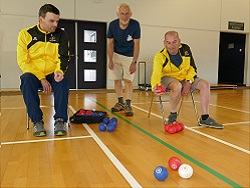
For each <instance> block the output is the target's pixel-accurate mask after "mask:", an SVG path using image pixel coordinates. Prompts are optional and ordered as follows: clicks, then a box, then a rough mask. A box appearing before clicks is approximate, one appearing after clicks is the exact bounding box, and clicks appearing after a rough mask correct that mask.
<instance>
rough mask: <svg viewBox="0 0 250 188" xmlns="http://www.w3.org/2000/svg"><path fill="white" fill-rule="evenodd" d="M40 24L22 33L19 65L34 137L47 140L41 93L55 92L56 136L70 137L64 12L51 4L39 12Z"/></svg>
mask: <svg viewBox="0 0 250 188" xmlns="http://www.w3.org/2000/svg"><path fill="white" fill-rule="evenodd" d="M38 15H39V23H38V24H37V25H35V26H32V27H30V28H26V29H23V30H21V31H20V33H19V36H18V44H17V62H18V66H19V67H20V69H21V70H22V72H23V74H22V75H21V76H20V79H21V86H20V89H21V91H22V94H23V99H24V102H25V104H26V107H27V111H28V115H29V117H30V119H31V121H32V122H33V125H34V136H45V135H46V130H45V129H44V122H43V113H42V111H41V109H40V99H39V95H38V89H39V88H42V89H43V91H44V92H45V93H46V94H49V93H50V92H52V91H53V92H54V110H55V114H54V120H55V123H54V134H55V135H57V136H62V135H65V134H67V131H66V126H65V125H66V122H67V121H68V112H67V110H68V95H69V86H68V81H67V79H66V78H65V77H64V73H65V72H66V70H67V68H68V63H69V47H68V38H67V35H66V33H65V32H64V31H63V30H61V29H60V28H57V25H58V22H59V16H60V12H59V10H58V9H57V8H56V7H55V6H54V5H51V4H45V5H43V6H42V7H41V8H40V9H39V12H38Z"/></svg>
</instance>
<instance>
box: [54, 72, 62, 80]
mask: <svg viewBox="0 0 250 188" xmlns="http://www.w3.org/2000/svg"><path fill="white" fill-rule="evenodd" d="M63 78H64V76H63V74H62V73H61V72H56V73H55V76H54V79H55V81H56V82H60V81H62V79H63Z"/></svg>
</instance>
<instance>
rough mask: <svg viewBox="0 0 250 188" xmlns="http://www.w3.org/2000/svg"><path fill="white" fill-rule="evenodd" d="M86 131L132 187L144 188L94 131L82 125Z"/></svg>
mask: <svg viewBox="0 0 250 188" xmlns="http://www.w3.org/2000/svg"><path fill="white" fill-rule="evenodd" d="M82 125H83V126H84V127H85V129H86V130H87V131H88V132H89V134H90V135H92V137H93V139H94V140H95V141H96V143H97V144H98V145H99V147H100V148H101V149H102V150H103V152H104V153H105V154H106V156H107V157H108V158H109V159H110V160H111V162H112V163H113V164H114V165H115V167H116V168H117V170H119V171H120V173H121V175H122V176H123V177H124V178H125V179H126V181H127V182H128V183H129V184H130V185H131V186H132V187H136V188H142V186H141V185H140V184H139V183H138V182H137V181H136V179H135V178H134V177H133V176H132V175H131V174H130V173H129V171H128V170H127V169H126V168H125V167H124V166H123V165H122V163H121V162H120V161H119V160H118V159H117V158H116V157H115V156H114V154H113V153H112V152H111V151H110V150H109V149H108V147H107V146H106V145H105V144H104V143H103V142H102V141H101V139H100V138H99V137H98V136H97V135H96V134H95V133H94V131H93V130H92V129H90V127H89V126H88V125H87V124H84V123H83V124H82Z"/></svg>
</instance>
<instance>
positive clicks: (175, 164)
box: [168, 157, 182, 170]
mask: <svg viewBox="0 0 250 188" xmlns="http://www.w3.org/2000/svg"><path fill="white" fill-rule="evenodd" d="M181 165H182V162H181V160H180V159H179V158H178V157H171V158H170V159H169V160H168V166H169V167H170V168H171V169H172V170H178V169H179V167H180V166H181Z"/></svg>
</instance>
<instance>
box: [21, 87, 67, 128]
mask: <svg viewBox="0 0 250 188" xmlns="http://www.w3.org/2000/svg"><path fill="white" fill-rule="evenodd" d="M37 92H43V89H38V91H37ZM40 107H42V106H40ZM48 107H51V108H53V107H54V106H53V105H52V106H48ZM68 116H69V109H68ZM67 124H68V127H70V123H69V118H68V121H67ZM26 128H27V129H29V128H30V118H29V115H28V110H27V108H26Z"/></svg>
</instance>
